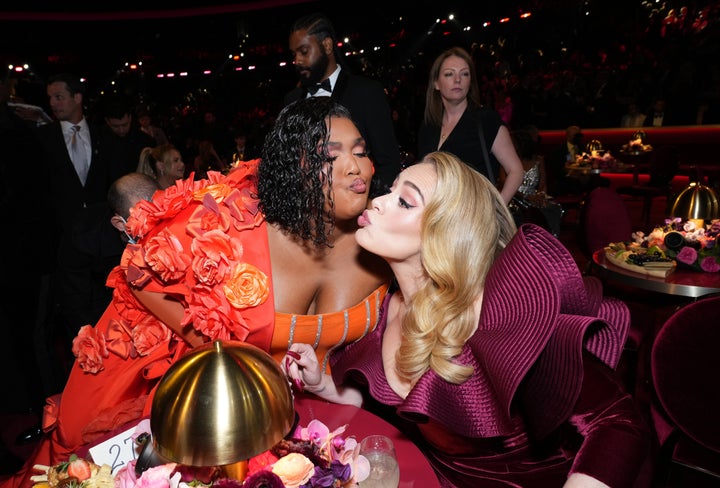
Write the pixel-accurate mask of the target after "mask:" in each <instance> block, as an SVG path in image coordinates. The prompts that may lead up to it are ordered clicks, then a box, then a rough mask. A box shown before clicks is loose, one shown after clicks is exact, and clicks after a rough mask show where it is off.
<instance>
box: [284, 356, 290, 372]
mask: <svg viewBox="0 0 720 488" xmlns="http://www.w3.org/2000/svg"><path fill="white" fill-rule="evenodd" d="M285 369H286V370H287V369H290V359H289V358H285Z"/></svg>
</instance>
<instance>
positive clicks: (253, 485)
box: [213, 469, 285, 488]
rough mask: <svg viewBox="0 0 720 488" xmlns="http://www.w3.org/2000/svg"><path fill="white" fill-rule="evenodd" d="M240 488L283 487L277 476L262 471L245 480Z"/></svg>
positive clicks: (265, 470)
mask: <svg viewBox="0 0 720 488" xmlns="http://www.w3.org/2000/svg"><path fill="white" fill-rule="evenodd" d="M213 486H217V484H213ZM242 488H285V485H284V484H283V482H282V480H281V479H280V477H279V476H278V475H276V474H275V473H273V472H272V471H270V470H267V469H264V470H261V471H258V472H256V473H253V474H251V475H250V476H248V477H247V478H245V482H244V483H243V484H242Z"/></svg>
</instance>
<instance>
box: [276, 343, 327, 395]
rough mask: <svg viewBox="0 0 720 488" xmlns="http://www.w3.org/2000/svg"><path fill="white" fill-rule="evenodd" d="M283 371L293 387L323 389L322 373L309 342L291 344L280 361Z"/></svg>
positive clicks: (303, 389) (313, 391)
mask: <svg viewBox="0 0 720 488" xmlns="http://www.w3.org/2000/svg"><path fill="white" fill-rule="evenodd" d="M281 367H282V368H283V371H284V372H285V374H286V375H287V377H288V378H289V379H290V381H291V382H292V384H293V385H294V386H295V388H296V389H297V390H298V391H300V392H303V391H309V392H311V393H319V392H321V391H322V390H323V389H324V385H323V377H324V376H325V375H324V373H323V372H322V371H321V370H320V364H319V363H318V359H317V354H315V350H314V349H313V348H312V346H311V345H309V344H293V345H292V346H290V348H289V349H288V351H287V354H286V355H285V359H284V360H283V362H282V363H281Z"/></svg>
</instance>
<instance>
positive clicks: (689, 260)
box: [676, 246, 698, 266]
mask: <svg viewBox="0 0 720 488" xmlns="http://www.w3.org/2000/svg"><path fill="white" fill-rule="evenodd" d="M697 257H698V254H697V251H696V250H695V249H694V248H692V247H689V246H685V247H683V248H682V249H680V252H679V253H678V254H677V256H676V258H677V260H678V261H680V262H681V263H685V264H688V265H690V266H692V265H693V264H694V263H695V260H696V259H697Z"/></svg>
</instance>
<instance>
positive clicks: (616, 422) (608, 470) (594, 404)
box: [569, 353, 650, 488]
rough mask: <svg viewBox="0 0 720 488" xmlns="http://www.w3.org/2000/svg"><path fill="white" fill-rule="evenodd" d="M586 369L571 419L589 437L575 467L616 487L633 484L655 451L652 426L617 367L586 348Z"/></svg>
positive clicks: (586, 438) (584, 362) (576, 460)
mask: <svg viewBox="0 0 720 488" xmlns="http://www.w3.org/2000/svg"><path fill="white" fill-rule="evenodd" d="M583 372H584V380H583V386H582V389H581V391H580V396H579V397H578V401H577V403H576V404H575V408H574V410H573V414H572V416H571V417H570V419H569V422H570V423H572V424H573V425H574V426H575V427H576V428H577V429H578V431H579V432H580V434H581V435H582V436H583V437H584V441H583V443H582V446H581V447H580V449H579V451H578V453H577V455H576V457H575V461H574V463H573V467H572V469H571V471H570V472H571V473H583V474H586V475H589V476H592V477H593V478H596V479H598V480H600V481H602V482H603V483H606V484H607V485H609V486H611V487H612V488H624V487H627V488H631V487H633V486H634V484H635V480H636V478H637V475H638V473H639V472H640V467H641V466H642V464H643V462H644V461H645V460H646V458H647V456H648V455H649V453H650V431H649V429H648V427H647V425H646V423H645V421H644V420H643V417H642V415H641V414H640V412H639V410H638V408H637V405H636V403H635V401H634V399H633V397H632V396H631V395H630V394H628V393H626V392H625V391H624V389H623V387H622V386H621V384H620V382H619V380H618V379H617V378H616V376H615V373H614V372H613V370H611V369H610V368H609V367H607V366H606V365H604V364H602V363H601V362H600V361H598V360H597V359H596V358H594V357H593V356H591V355H590V354H587V353H585V354H584V355H583Z"/></svg>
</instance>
